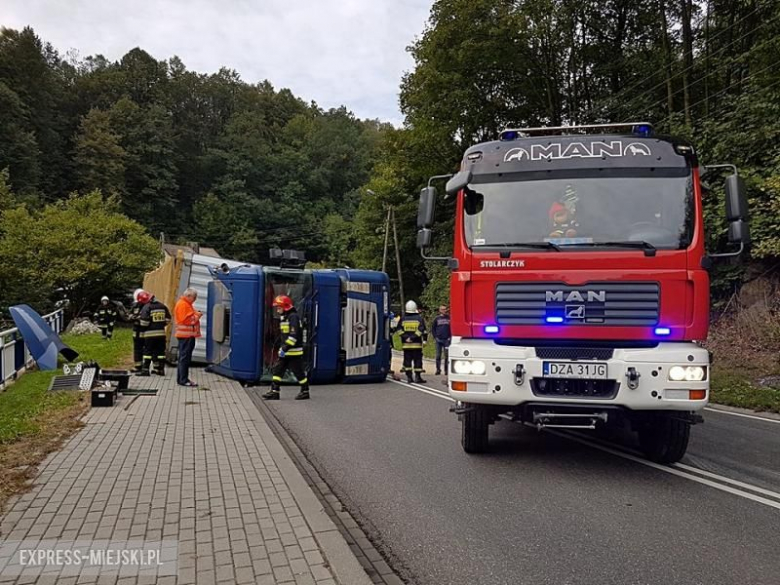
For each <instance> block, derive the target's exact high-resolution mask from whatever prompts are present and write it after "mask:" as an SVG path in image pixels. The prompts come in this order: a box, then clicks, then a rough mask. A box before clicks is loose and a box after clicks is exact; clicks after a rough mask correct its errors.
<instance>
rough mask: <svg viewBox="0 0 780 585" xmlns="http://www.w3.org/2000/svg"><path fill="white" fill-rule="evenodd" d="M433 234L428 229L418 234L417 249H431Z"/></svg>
mask: <svg viewBox="0 0 780 585" xmlns="http://www.w3.org/2000/svg"><path fill="white" fill-rule="evenodd" d="M432 238H433V232H432V231H431V230H430V229H428V228H423V229H421V230H419V231H418V232H417V247H418V248H419V249H420V250H424V249H425V248H430V247H431V239H432Z"/></svg>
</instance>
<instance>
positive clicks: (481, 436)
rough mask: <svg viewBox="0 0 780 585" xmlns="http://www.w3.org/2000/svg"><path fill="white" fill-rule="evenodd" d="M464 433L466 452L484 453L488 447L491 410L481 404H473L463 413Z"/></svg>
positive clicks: (462, 438)
mask: <svg viewBox="0 0 780 585" xmlns="http://www.w3.org/2000/svg"><path fill="white" fill-rule="evenodd" d="M461 420H462V427H463V433H462V435H461V444H462V445H463V450H464V451H465V452H466V453H484V452H485V451H487V448H488V429H489V428H490V412H489V410H488V409H487V408H486V407H484V406H481V405H478V404H473V405H471V407H470V408H469V409H468V410H467V411H466V412H464V413H463V415H462V419H461Z"/></svg>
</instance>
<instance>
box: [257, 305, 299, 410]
mask: <svg viewBox="0 0 780 585" xmlns="http://www.w3.org/2000/svg"><path fill="white" fill-rule="evenodd" d="M273 306H274V308H276V312H277V313H278V314H279V315H280V317H281V321H280V324H279V328H280V330H281V332H282V346H281V347H280V348H279V361H278V362H277V363H276V366H274V369H273V372H272V376H273V378H272V382H271V390H269V391H268V392H266V393H265V394H263V398H264V399H265V400H279V397H280V393H279V389H280V387H281V382H282V379H283V378H284V374H285V372H287V370H290V371H291V372H292V373H293V375H294V376H295V379H296V380H297V381H298V384H299V385H300V387H301V390H300V392H298V394H297V395H296V396H295V400H308V399H309V379H308V378H307V376H306V370H305V368H304V365H303V330H302V329H301V318H300V317H299V316H298V312H297V311H296V310H295V307H294V306H293V302H292V299H291V298H290V297H288V296H286V295H280V296H278V297H276V298H275V299H274V302H273Z"/></svg>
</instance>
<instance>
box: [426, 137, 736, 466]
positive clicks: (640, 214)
mask: <svg viewBox="0 0 780 585" xmlns="http://www.w3.org/2000/svg"><path fill="white" fill-rule="evenodd" d="M723 169H731V173H730V174H729V175H728V176H727V177H726V183H725V187H726V202H725V203H726V217H727V220H728V221H729V229H728V241H729V242H730V244H731V245H733V247H734V248H736V249H735V251H733V252H727V253H721V254H708V253H707V251H706V250H705V237H704V225H703V223H704V221H703V210H702V183H701V177H702V176H703V175H704V174H705V173H707V174H715V173H716V172H720V171H721V170H723ZM444 177H446V176H439V177H434V178H433V179H439V178H444ZM433 179H432V181H433ZM446 191H447V194H448V195H456V196H457V201H456V216H455V240H454V250H453V257H452V258H447V259H442V258H437V259H438V260H447V261H448V262H449V265H450V269H451V271H452V275H451V305H452V306H451V309H452V312H451V317H452V333H453V340H452V346H451V348H450V376H449V394H450V396H451V397H452V398H454V399H455V400H456V401H457V402H456V407H455V408H454V409H453V410H454V411H455V412H456V413H457V414H458V416H459V418H460V419H461V422H462V426H463V433H462V444H463V449H464V450H465V451H466V452H467V453H479V452H482V451H485V450H486V449H487V447H488V434H489V428H490V425H491V424H492V423H494V422H496V421H497V420H498V419H499V418H500V417H504V418H511V419H513V420H516V421H521V422H525V423H528V424H531V425H533V426H536V427H538V428H567V429H571V428H576V429H598V428H600V427H611V426H620V427H623V428H626V427H627V428H630V429H631V430H632V431H635V432H636V433H637V435H638V438H639V445H640V447H641V449H642V451H643V452H644V453H645V454H646V456H647V457H648V458H649V459H651V460H653V461H657V462H663V463H672V462H675V461H678V460H679V459H680V458H682V456H683V455H684V454H685V450H686V448H687V445H688V438H689V434H690V427H691V425H692V424H695V423H697V422H700V421H701V420H702V418H701V415H700V413H701V411H702V409H703V408H704V407H705V405H706V404H707V401H708V397H709V382H710V356H709V352H708V351H707V350H706V349H704V348H703V347H701V345H699V343H698V342H700V341H702V340H704V339H706V337H707V330H708V322H709V302H710V298H709V295H710V292H709V275H708V270H709V268H710V267H711V265H712V262H713V258H714V257H716V256H736V255H739V254H740V253H741V252H742V251H743V249H744V248H745V246H746V245H747V244H748V240H749V233H748V225H747V205H746V202H745V195H744V191H745V189H744V184H743V182H742V179H741V178H740V177H739V176H738V174H737V169H736V168H735V167H733V166H731V165H714V166H711V167H701V166H699V163H698V160H697V156H696V151H695V150H694V148H693V146H692V145H691V144H689V143H687V142H685V141H682V140H677V139H675V138H671V137H665V136H664V137H662V136H656V135H655V133H654V130H653V128H652V126H651V125H650V124H647V123H631V124H618V125H596V126H570V127H556V128H522V129H509V130H505V131H504V132H502V133H501V134H500V136H499V139H498V140H496V141H494V142H486V143H483V144H477V145H476V146H473V147H471V148H469V149H468V150H467V151H466V153H465V155H464V158H463V161H462V165H461V170H460V172H458V173H457V174H456V175H454V176H451V177H450V178H449V181H448V182H447V186H446ZM435 202H436V191H435V189H434V188H433V187H431V186H430V182H429V186H428V187H427V188H425V189H423V191H422V193H421V197H420V208H419V212H418V218H417V223H418V228H419V232H418V240H417V244H418V247H420V248H421V249H422V251H423V256H424V257H426V258H427V256H425V250H426V248H428V247H429V246H430V244H431V236H432V232H431V228H432V226H433V223H434V212H435Z"/></svg>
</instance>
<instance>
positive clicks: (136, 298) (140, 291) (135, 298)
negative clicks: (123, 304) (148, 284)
mask: <svg viewBox="0 0 780 585" xmlns="http://www.w3.org/2000/svg"><path fill="white" fill-rule="evenodd" d="M142 292H144V289H142V288H137V289H135V292H134V293H133V300H134V301H135V302H136V303H137V302H138V295H139V294H141V293H142Z"/></svg>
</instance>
